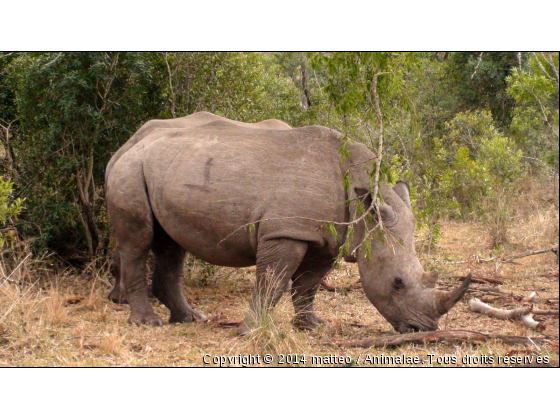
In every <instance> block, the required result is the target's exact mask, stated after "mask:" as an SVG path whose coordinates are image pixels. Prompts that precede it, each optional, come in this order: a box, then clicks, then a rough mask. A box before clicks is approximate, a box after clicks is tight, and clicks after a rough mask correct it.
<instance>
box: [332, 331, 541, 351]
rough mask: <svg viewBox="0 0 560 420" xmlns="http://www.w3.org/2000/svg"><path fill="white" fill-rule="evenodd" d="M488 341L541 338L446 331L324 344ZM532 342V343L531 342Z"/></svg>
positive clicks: (537, 340) (518, 341)
mask: <svg viewBox="0 0 560 420" xmlns="http://www.w3.org/2000/svg"><path fill="white" fill-rule="evenodd" d="M490 340H498V341H501V342H503V343H505V344H512V345H516V344H521V345H524V346H533V345H534V343H542V342H543V341H544V340H545V339H544V338H542V337H534V338H533V337H531V338H529V337H519V336H514V335H500V334H484V333H481V332H476V331H467V330H446V331H427V332H417V333H410V334H398V335H388V336H385V337H377V338H365V339H362V340H337V341H327V342H325V343H324V344H328V345H336V346H340V347H361V348H368V347H398V346H401V345H403V344H428V343H442V342H447V343H453V342H455V343H457V342H459V343H463V342H465V341H471V342H475V343H484V342H487V341H490ZM531 340H532V342H531Z"/></svg>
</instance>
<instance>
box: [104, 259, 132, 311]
mask: <svg viewBox="0 0 560 420" xmlns="http://www.w3.org/2000/svg"><path fill="white" fill-rule="evenodd" d="M111 274H112V275H113V278H114V279H115V285H114V286H113V289H112V290H111V291H110V292H109V295H108V296H107V298H108V299H109V300H110V301H111V302H114V303H118V304H127V303H128V299H127V298H126V292H125V290H124V285H123V282H122V279H121V257H120V253H119V250H118V249H115V250H113V255H112V257H111Z"/></svg>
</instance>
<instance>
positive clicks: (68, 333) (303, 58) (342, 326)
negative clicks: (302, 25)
mask: <svg viewBox="0 0 560 420" xmlns="http://www.w3.org/2000/svg"><path fill="white" fill-rule="evenodd" d="M558 68H559V65H558V53H557V52H439V53H359V52H354V53H343V52H334V53H303V52H300V53H294V52H289V53H230V52H221V53H214V52H200V53H196V52H191V53H106V52H97V53H88V52H81V53H66V52H65V53H16V52H3V53H0V252H1V257H0V270H1V271H0V364H3V365H69V364H70V365H153V364H158V365H171V364H177V365H201V364H202V357H203V356H204V354H206V353H209V354H213V355H220V354H239V353H241V354H244V353H247V354H248V353H252V354H256V353H267V352H278V353H282V352H283V353H286V352H292V353H306V354H308V355H310V354H313V355H323V354H330V353H338V354H345V355H349V356H351V359H352V360H353V361H354V362H355V361H356V360H357V358H358V355H359V353H360V351H358V350H356V351H355V350H348V349H340V348H338V347H336V345H333V344H332V343H331V344H327V343H326V341H330V342H332V341H333V340H348V339H350V338H365V337H371V336H383V335H390V334H392V328H391V327H390V325H389V324H388V323H387V322H385V321H384V320H383V318H382V317H381V316H380V315H379V314H377V313H376V311H375V309H373V308H372V307H371V305H370V304H369V302H367V301H366V299H365V297H364V295H363V293H362V292H361V290H359V289H356V288H353V287H352V282H353V281H355V280H356V279H357V269H356V267H354V266H351V265H346V264H342V265H341V267H340V268H339V269H337V270H335V271H334V272H333V273H331V274H330V277H329V278H328V279H327V280H326V281H327V282H328V283H329V284H337V285H339V286H341V287H339V288H338V289H337V290H336V291H334V292H331V291H327V290H325V291H324V292H322V295H321V296H319V297H318V299H317V305H318V308H317V309H318V311H319V312H320V313H321V314H322V316H323V317H324V318H325V319H327V320H328V321H330V324H329V325H328V326H326V327H322V328H321V329H319V330H318V331H316V332H313V333H302V332H298V331H295V330H294V329H293V328H292V327H291V326H290V325H289V319H290V318H291V317H290V316H289V315H287V314H285V312H286V311H289V310H291V309H290V308H289V305H287V303H286V305H287V306H286V305H280V308H279V309H278V310H277V311H275V313H273V314H267V315H266V316H263V317H262V320H261V321H259V322H261V324H259V325H256V327H255V330H254V332H253V333H252V334H251V335H250V336H249V337H245V338H236V337H235V336H234V333H233V330H232V329H228V328H227V327H229V326H231V325H233V324H235V322H237V321H238V320H239V319H240V318H241V317H242V316H243V311H244V310H246V308H245V306H246V301H247V296H248V295H249V294H250V291H251V287H252V281H253V277H254V275H253V272H254V270H253V269H229V268H224V267H215V266H211V265H208V264H205V263H203V262H201V261H198V260H196V259H194V258H192V257H190V258H189V259H188V260H187V263H186V266H185V277H186V280H187V285H186V287H187V288H188V289H189V295H190V296H194V305H195V306H196V308H197V309H200V310H201V311H202V312H204V313H206V314H207V315H209V317H211V319H210V322H208V323H201V324H192V325H173V326H172V325H166V326H164V327H163V328H162V329H157V330H154V329H148V328H144V327H142V328H139V327H133V326H130V325H128V324H127V323H126V317H127V312H126V307H124V306H122V305H117V304H113V303H110V302H108V301H107V300H106V298H105V297H106V295H107V292H108V290H109V288H110V285H111V283H112V282H113V279H112V278H111V276H110V272H109V255H110V251H111V249H112V248H113V246H114V244H113V243H112V239H111V231H110V226H109V221H108V219H107V213H106V209H105V202H104V172H105V167H106V165H107V162H108V161H109V159H110V157H111V156H112V154H113V153H115V151H116V150H117V149H118V148H119V147H120V146H121V145H122V144H124V143H125V142H126V141H127V140H128V139H129V138H130V137H131V135H132V134H133V133H134V132H135V131H136V130H138V128H140V126H141V125H142V124H143V123H144V122H146V121H148V120H150V119H156V118H160V119H161V118H176V117H181V116H185V115H189V114H192V113H194V112H198V111H209V112H212V113H215V114H217V115H221V116H224V117H227V118H231V119H235V120H240V121H245V122H258V121H261V120H264V119H270V118H275V119H279V120H282V121H285V122H286V123H288V124H290V125H291V126H293V127H300V126H305V125H313V124H316V125H323V126H327V127H330V128H333V129H336V130H338V131H340V132H341V133H343V135H344V139H345V140H346V141H350V140H353V141H358V142H362V143H364V144H366V145H367V146H368V147H370V148H371V149H372V151H374V152H375V153H376V154H377V156H379V157H381V164H379V165H376V164H373V165H372V171H371V180H372V182H371V190H372V192H373V194H374V197H378V191H377V183H378V181H379V180H386V181H388V182H391V183H394V182H396V181H397V180H398V179H402V180H405V181H407V182H408V183H409V185H410V188H411V192H412V198H413V210H414V212H415V215H416V218H417V223H418V226H417V250H418V253H419V255H420V256H421V260H422V262H423V264H424V266H425V268H426V269H432V268H437V269H438V270H439V271H440V274H442V275H443V278H444V279H443V286H444V287H447V286H448V287H451V286H452V285H453V284H454V282H455V283H456V281H457V279H456V278H455V276H456V275H459V274H464V273H466V272H467V271H468V270H472V271H473V272H474V273H476V274H477V275H478V278H491V279H494V280H496V279H498V281H499V282H501V283H503V285H502V286H500V287H502V288H503V290H498V289H497V288H495V284H493V285H490V286H492V287H494V289H493V290H490V289H488V287H486V289H488V290H486V289H485V288H484V287H482V286H480V284H479V285H477V286H480V287H478V289H476V287H475V288H474V289H473V290H472V291H469V294H468V296H469V298H470V297H473V296H477V297H479V298H481V299H482V300H484V301H486V302H487V303H490V304H494V305H497V306H501V307H516V306H519V305H520V300H521V299H522V298H523V297H525V296H526V295H529V294H530V293H531V292H533V291H534V292H536V294H537V296H536V297H533V301H534V302H535V303H534V304H535V305H536V306H537V307H539V305H540V309H541V310H542V311H549V312H550V311H552V312H551V315H550V316H549V315H546V316H545V315H541V316H545V318H543V319H541V320H540V321H539V322H541V326H540V327H539V330H538V331H532V330H531V331H530V333H529V332H528V330H527V328H526V327H525V326H524V324H522V323H519V322H518V323H515V322H513V321H499V320H495V319H486V318H484V317H481V316H479V315H474V314H473V313H472V312H470V311H469V310H468V306H467V305H466V304H465V305H457V309H454V310H453V311H452V312H451V313H450V314H449V315H446V317H445V319H444V320H443V322H441V324H440V325H441V327H442V329H476V330H478V331H486V332H496V331H497V332H500V333H503V334H514V335H517V336H525V335H531V336H536V337H540V339H541V341H540V343H541V344H538V350H537V348H536V347H537V345H535V347H532V348H529V350H527V348H525V347H519V346H514V345H506V344H503V343H498V342H497V341H496V342H495V341H490V342H487V343H484V344H480V345H474V344H472V343H464V344H462V345H461V346H457V345H451V344H445V343H439V344H437V345H428V344H425V345H423V344H408V345H407V346H404V347H399V348H397V350H385V353H386V354H388V353H392V354H405V353H406V354H407V355H408V354H418V355H422V358H425V355H427V354H428V353H438V354H440V355H443V354H451V353H453V354H456V355H461V357H462V355H463V354H467V353H468V354H471V355H475V354H478V355H482V354H495V355H505V354H508V352H509V353H511V352H512V351H516V352H526V353H531V352H537V353H539V352H540V353H541V354H544V355H547V357H549V359H550V360H553V361H554V360H557V359H558V357H557V350H558V344H557V343H558V316H557V310H558V306H557V305H558V300H557V299H558V266H557V264H558V259H557V252H558V251H557V249H558V248H557V247H558V204H559V202H558V173H559V172H558V171H559V150H558V143H559V138H558V119H559V116H558V103H559V97H558V94H559V87H558V83H559V78H558ZM345 153H346V151H345V145H344V144H343V145H342V146H341V149H340V156H341V159H344V156H345ZM377 199H379V198H377ZM326 228H328V226H326ZM553 248H556V255H554V253H553V252H547V253H541V254H537V255H534V256H527V257H525V258H527V259H519V260H508V258H511V257H512V256H513V257H515V256H518V255H521V254H524V253H530V252H532V251H538V250H551V249H553ZM480 281H481V282H484V280H480ZM345 284H346V285H348V287H346V288H345V287H342V286H344V285H345ZM485 286H488V284H486V285H485ZM483 289H484V290H483ZM465 302H466V301H465ZM555 305H556V306H555ZM159 310H161V311H164V308H163V307H159V308H158V311H159ZM554 311H556V315H554ZM537 318H538V316H537ZM263 320H264V321H263ZM333 346H334V347H333ZM554 349H556V352H555V351H554ZM370 352H371V351H370ZM362 353H364V351H362ZM513 354H517V353H513ZM523 354H525V353H523ZM459 359H460V357H459ZM354 362H353V363H354ZM556 363H557V362H556ZM428 364H430V365H432V364H437V363H436V362H434V363H431V362H430V363H428ZM457 364H461V363H460V361H459V362H458V363H457ZM495 364H499V363H495Z"/></svg>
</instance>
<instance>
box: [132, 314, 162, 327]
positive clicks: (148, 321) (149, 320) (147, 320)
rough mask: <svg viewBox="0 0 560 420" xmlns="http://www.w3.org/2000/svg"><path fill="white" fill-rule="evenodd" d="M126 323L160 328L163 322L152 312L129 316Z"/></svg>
mask: <svg viewBox="0 0 560 420" xmlns="http://www.w3.org/2000/svg"><path fill="white" fill-rule="evenodd" d="M128 322H129V323H131V324H136V325H148V326H151V327H161V326H162V325H163V321H162V320H161V318H160V317H159V316H158V315H157V314H156V313H154V312H152V313H140V314H130V318H129V319H128Z"/></svg>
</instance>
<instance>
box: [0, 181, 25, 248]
mask: <svg viewBox="0 0 560 420" xmlns="http://www.w3.org/2000/svg"><path fill="white" fill-rule="evenodd" d="M13 186H14V184H13V182H11V181H10V180H4V178H2V177H0V249H2V248H4V247H6V246H10V245H13V243H14V241H15V238H16V230H15V229H14V227H13V222H14V220H17V216H18V215H19V214H20V213H21V211H22V210H23V208H24V207H23V202H24V200H23V199H21V198H16V199H15V200H14V199H13Z"/></svg>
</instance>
